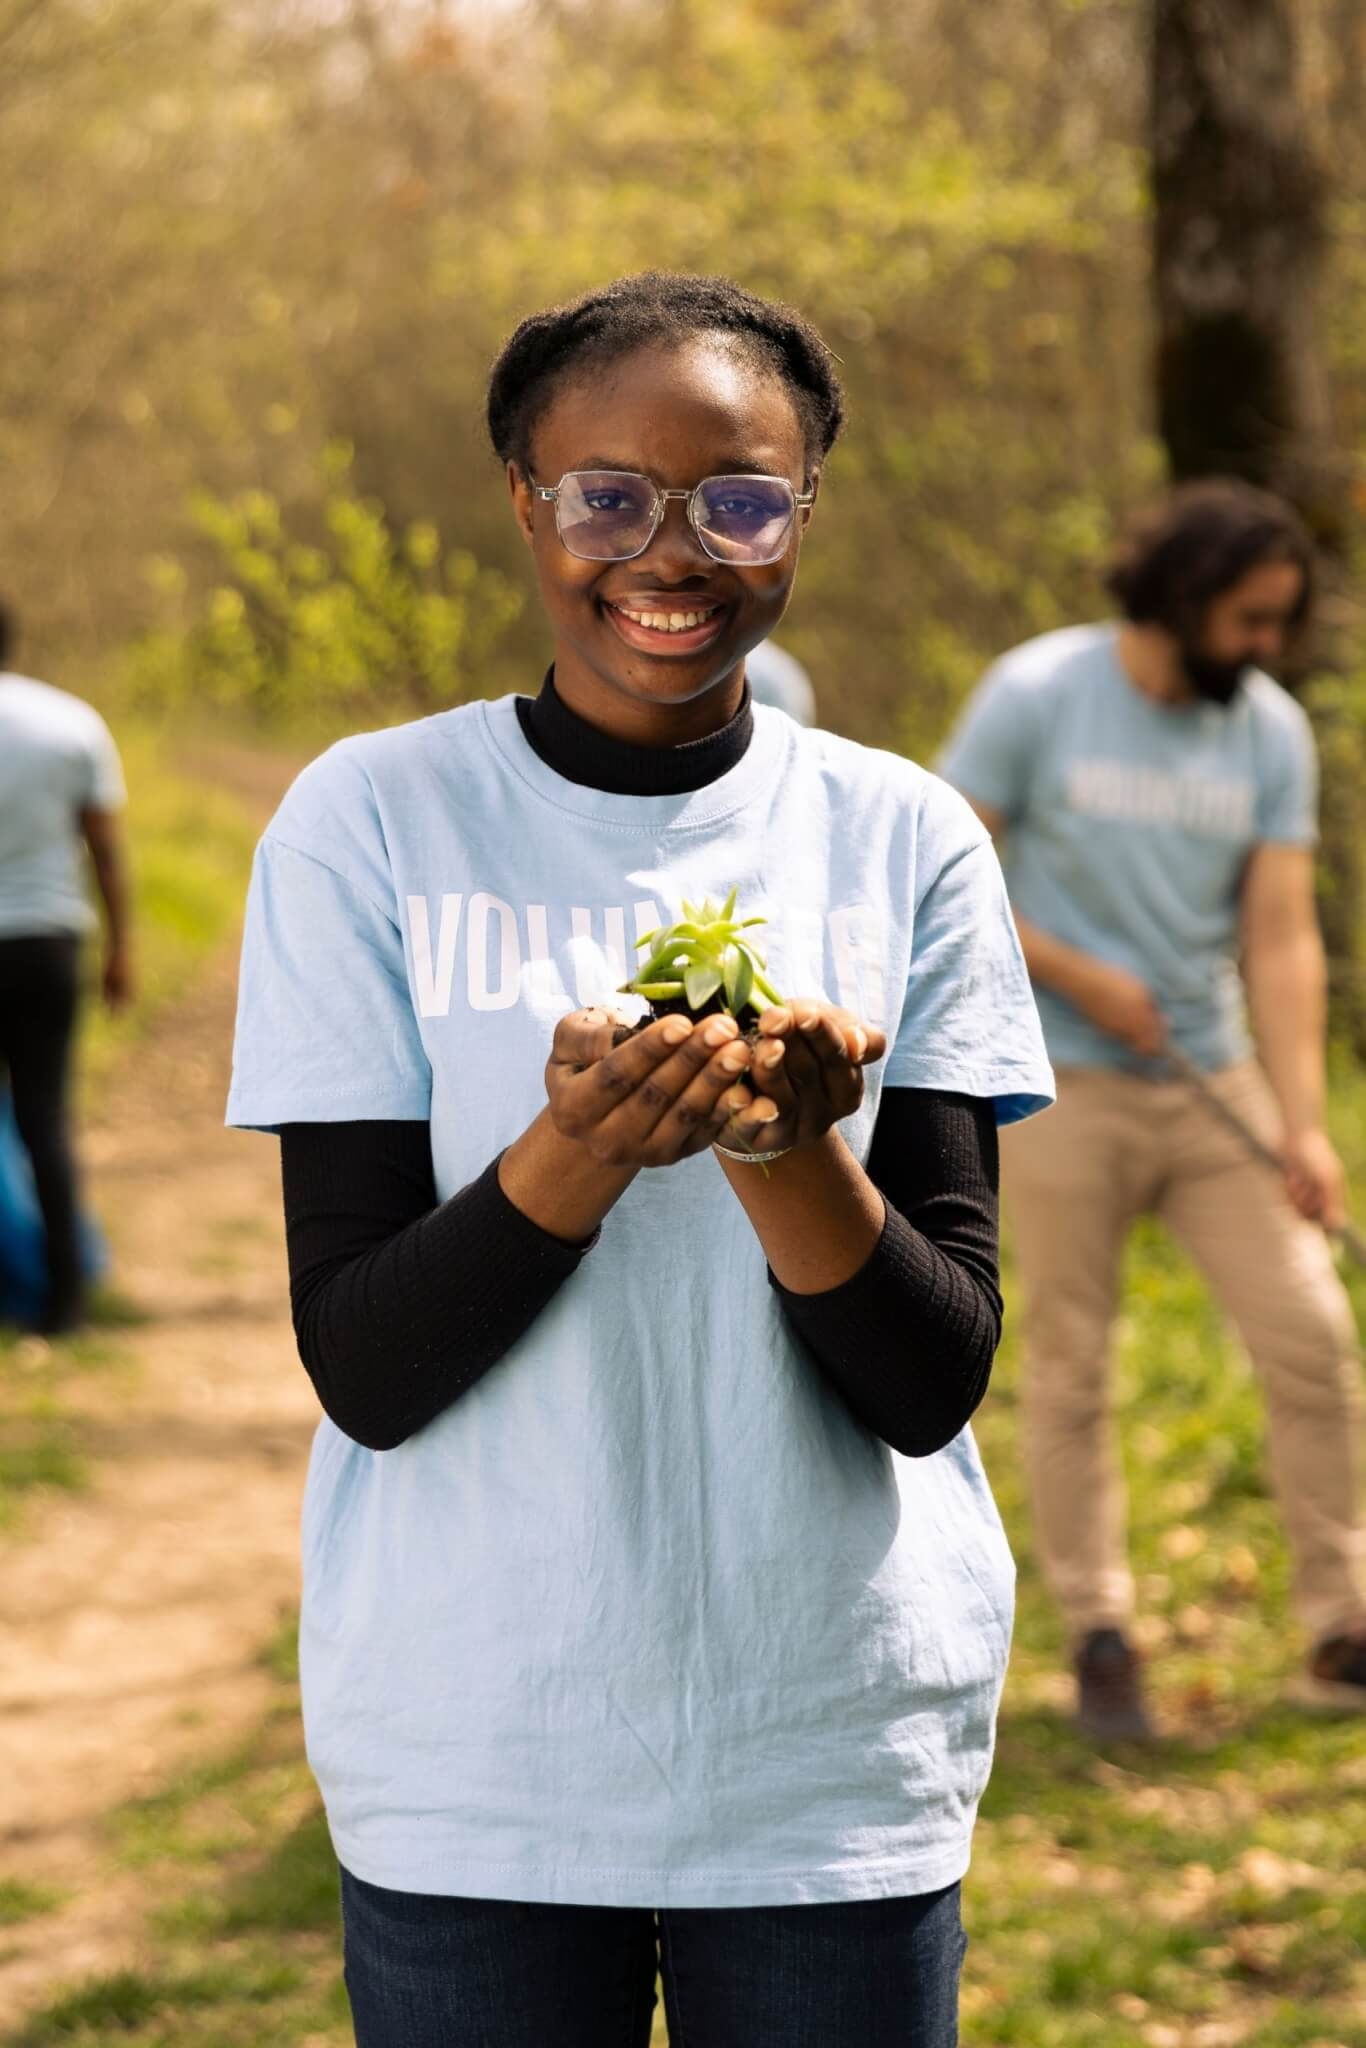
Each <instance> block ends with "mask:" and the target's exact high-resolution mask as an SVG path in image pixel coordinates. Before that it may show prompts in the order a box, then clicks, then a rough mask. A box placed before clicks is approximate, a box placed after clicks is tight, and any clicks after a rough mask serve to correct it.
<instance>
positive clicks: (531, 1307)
mask: <svg viewBox="0 0 1366 2048" xmlns="http://www.w3.org/2000/svg"><path fill="white" fill-rule="evenodd" d="M517 709H518V716H519V718H520V720H521V724H522V729H523V732H524V733H525V735H526V738H527V740H528V742H529V744H530V745H531V746H532V747H533V748H534V749H535V751H536V752H537V753H538V754H539V755H540V756H541V757H542V759H543V760H546V761H547V762H548V763H549V764H550V765H551V766H552V767H553V768H554V769H555V770H556V771H557V772H558V773H559V774H561V775H564V776H566V777H567V778H568V779H569V780H571V781H575V782H579V783H585V784H588V785H589V786H591V787H595V788H599V789H603V790H611V791H614V792H617V793H624V794H635V795H647V794H659V793H664V792H679V791H682V790H685V789H700V788H702V787H704V786H705V784H706V783H708V782H711V781H714V780H715V779H716V777H717V776H719V775H723V774H725V773H726V772H727V770H728V769H729V768H731V767H733V766H734V765H735V763H736V762H737V761H738V760H739V759H740V757H741V756H742V755H743V753H744V751H745V749H746V747H747V746H748V744H749V739H750V734H751V732H752V729H753V718H752V713H751V711H750V706H749V700H748V695H746V699H745V702H744V704H743V705H742V707H741V709H740V711H739V713H738V714H737V716H736V717H735V718H734V719H733V720H732V721H731V723H730V725H728V726H726V727H725V728H724V729H723V731H721V732H719V733H714V734H711V735H709V736H708V737H707V738H705V739H703V740H698V741H694V742H692V743H691V744H690V745H688V746H685V747H674V748H661V749H654V748H638V747H631V746H627V745H626V744H625V743H623V742H621V741H619V740H614V739H611V738H610V737H608V736H607V735H605V734H602V733H599V732H597V731H596V730H595V729H594V728H593V727H591V726H589V725H587V724H586V723H585V722H584V721H583V720H582V719H580V718H578V717H577V716H576V715H575V714H574V713H573V712H571V711H570V710H569V708H568V707H567V706H566V705H565V704H563V703H562V702H561V700H560V698H559V697H558V696H557V695H556V693H555V689H554V681H553V677H548V678H547V680H546V684H545V686H544V688H543V689H542V692H541V695H540V696H539V697H538V698H537V699H535V700H534V701H531V700H527V699H519V701H518V707H517ZM680 778H682V779H680ZM280 1135H281V1162H282V1171H283V1180H284V1201H285V1226H286V1238H287V1244H288V1252H289V1274H290V1297H291V1304H292V1308H293V1316H294V1328H295V1333H296V1336H297V1338H298V1344H299V1353H300V1356H301V1358H302V1360H303V1362H304V1364H305V1366H306V1367H307V1369H308V1372H309V1375H310V1377H311V1378H312V1381H313V1384H314V1387H315V1388H316V1390H317V1394H318V1398H319V1400H320V1401H321V1403H322V1405H323V1408H324V1409H325V1411H326V1412H327V1414H328V1415H329V1416H330V1417H331V1419H332V1421H333V1422H334V1423H336V1425H337V1427H338V1428H339V1429H341V1430H343V1431H344V1432H345V1433H346V1434H347V1435H348V1436H350V1437H352V1438H354V1439H355V1440H356V1441H357V1442H358V1443H361V1444H364V1445H365V1446H367V1447H368V1448H369V1449H371V1450H376V1451H383V1450H390V1449H392V1448H394V1447H395V1446H396V1445H398V1444H401V1443H402V1442H404V1441H405V1439H406V1438H408V1437H410V1436H412V1435H413V1434H415V1432H416V1431H418V1430H420V1429H422V1428H424V1427H425V1426H426V1424H427V1423H429V1422H431V1421H432V1420H434V1418H435V1417H436V1416H438V1415H439V1414H441V1413H442V1412H443V1410H445V1409H446V1408H448V1407H449V1406H450V1405H451V1403H452V1402H453V1401H455V1400H457V1399H458V1398H459V1397H460V1395H461V1394H462V1393H464V1392H465V1390H466V1389H467V1388H468V1387H470V1386H473V1385H474V1383H475V1382H476V1380H478V1379H480V1378H481V1377H482V1375H483V1374H484V1373H486V1372H488V1371H489V1370H491V1369H492V1368H493V1367H495V1366H496V1365H497V1364H498V1362H499V1361H500V1360H501V1359H502V1358H503V1356H504V1355H505V1353H506V1352H507V1351H509V1350H510V1349H511V1347H512V1345H513V1344H514V1343H515V1342H516V1341H517V1339H518V1338H519V1337H520V1336H521V1335H522V1334H523V1333H524V1332H525V1331H526V1330H527V1329H529V1328H530V1326H531V1325H532V1324H533V1323H534V1322H535V1320H536V1318H537V1316H538V1315H539V1314H540V1313H541V1311H542V1310H543V1309H544V1308H545V1306H546V1305H547V1303H548V1302H549V1301H550V1300H551V1299H552V1297H553V1296H554V1295H555V1294H556V1293H557V1292H558V1290H559V1289H560V1288H561V1287H562V1286H563V1285H564V1284H565V1283H566V1281H568V1280H569V1279H570V1277H571V1275H572V1274H573V1273H574V1272H575V1270H576V1269H577V1267H578V1265H579V1262H580V1260H581V1259H583V1258H585V1257H591V1254H592V1246H593V1244H594V1243H595V1242H596V1236H595V1237H594V1238H593V1239H592V1240H590V1241H589V1243H588V1244H587V1245H571V1244H565V1243H564V1242H563V1241H562V1240H560V1239H558V1238H555V1237H552V1236H551V1235H550V1234H549V1233H548V1232H547V1231H544V1230H542V1229H541V1228H540V1227H539V1225H537V1224H535V1223H533V1222H532V1221H531V1219H530V1218H529V1217H527V1216H525V1215H523V1214H522V1212H521V1211H520V1210H519V1209H517V1208H516V1207H515V1205H514V1204H513V1203H512V1202H511V1201H509V1199H508V1197H507V1196H506V1195H505V1194H504V1193H503V1191H502V1188H501V1186H500V1185H499V1181H498V1162H497V1160H496V1159H494V1160H492V1161H490V1163H489V1165H488V1167H487V1168H486V1169H485V1170H484V1172H483V1173H482V1174H480V1175H479V1177H478V1178H477V1179H475V1180H473V1181H471V1182H470V1183H469V1185H468V1186H466V1187H464V1188H461V1189H460V1190H459V1191H458V1192H457V1193H456V1194H454V1195H452V1196H450V1197H449V1198H448V1199H447V1200H446V1201H444V1202H438V1200H437V1196H436V1187H435V1182H434V1178H433V1172H432V1158H431V1146H430V1137H429V1132H428V1127H427V1125H426V1124H425V1123H418V1122H407V1121H378V1122H343V1123H322V1124H287V1125H286V1126H285V1127H284V1128H283V1130H282V1131H281V1134H280ZM868 1173H869V1176H870V1178H871V1179H872V1181H873V1183H874V1184H875V1186H876V1187H877V1188H878V1190H879V1192H880V1193H881V1195H882V1197H883V1201H884V1204H885V1209H886V1216H885V1221H884V1224H883V1229H882V1234H881V1237H880V1238H879V1240H878V1242H877V1244H876V1246H875V1247H874V1249H873V1251H872V1252H871V1254H870V1255H869V1257H868V1259H867V1260H866V1262H865V1263H864V1265H863V1266H862V1267H861V1268H860V1270H859V1271H858V1272H857V1273H856V1274H855V1275H854V1276H853V1277H852V1278H851V1279H849V1280H847V1281H845V1282H844V1283H843V1285H842V1286H839V1287H834V1288H830V1289H828V1290H827V1291H825V1292H824V1293H820V1294H794V1293H793V1292H792V1291H791V1290H790V1289H788V1288H785V1287H783V1286H781V1285H780V1283H779V1282H778V1281H777V1280H776V1279H775V1278H774V1276H773V1275H772V1274H771V1273H770V1276H769V1277H770V1281H771V1283H772V1285H773V1286H774V1287H775V1289H776V1291H777V1293H778V1296H779V1298H780V1300H781V1302H782V1305H783V1309H784V1312H785V1314H786V1315H787V1317H788V1320H789V1322H790V1323H791V1325H792V1327H793V1329H794V1330H795V1331H796V1332H797V1334H798V1335H799V1337H800V1338H801V1339H802V1341H803V1343H804V1345H805V1347H806V1349H807V1350H808V1351H809V1353H810V1354H811V1357H812V1359H813V1361H814V1363H815V1365H816V1366H817V1367H818V1368H819V1369H820V1370H821V1371H823V1372H824V1373H825V1374H826V1376H827V1378H828V1379H829V1380H830V1381H831V1382H832V1384H833V1385H834V1386H835V1387H836V1388H837V1389H838V1391H839V1392H840V1394H841V1395H842V1397H843V1398H844V1400H845V1401H846V1402H847V1404H848V1406H849V1408H850V1409H851V1411H852V1412H853V1414H854V1415H856V1416H857V1417H858V1419H859V1420H860V1421H861V1422H862V1423H864V1424H865V1425H866V1427H867V1428H869V1429H871V1430H872V1431H874V1433H875V1434H876V1435H878V1436H879V1437H881V1438H883V1439H884V1440H885V1441H886V1442H887V1443H889V1444H891V1445H892V1447H893V1448H894V1449H896V1450H899V1451H903V1452H905V1453H906V1454H907V1455H909V1456H911V1457H923V1456H926V1455H928V1454H929V1453H931V1452H933V1451H937V1450H940V1449H942V1448H943V1446H944V1445H945V1444H947V1443H949V1442H951V1441H952V1440H953V1438H954V1437H955V1436H956V1435H957V1434H958V1432H959V1430H960V1429H961V1428H962V1427H963V1425H964V1423H965V1422H967V1420H968V1419H969V1417H970V1416H971V1415H972V1413H973V1412H974V1410H975V1409H976V1407H977V1405H978V1403H979V1402H980V1401H981V1398H982V1396H983V1394H984V1393H985V1391H986V1386H987V1381H988V1378H989V1376H990V1371H991V1362H992V1358H993V1356H994V1354H995V1351H996V1347H997V1344H998V1343H999V1341H1000V1334H1001V1296H1000V1291H999V1284H998V1281H999V1275H998V1253H997V1239H998V1215H997V1177H998V1175H997V1149H996V1123H995V1116H994V1112H993V1110H992V1106H991V1104H990V1103H988V1102H983V1101H981V1100H978V1099H976V1098H973V1097H969V1096H961V1095H952V1094H947V1093H944V1092H941V1091H935V1090H922V1089H910V1088H888V1089H884V1091H883V1094H882V1098H881V1101H880V1103H879V1106H878V1115H877V1122H876V1125H875V1128H874V1133H873V1140H872V1147H871V1151H870V1154H869V1159H868ZM603 1227H604V1228H607V1229H610V1228H611V1218H610V1216H609V1217H608V1219H607V1221H606V1223H605V1225H604V1226H603Z"/></svg>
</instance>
